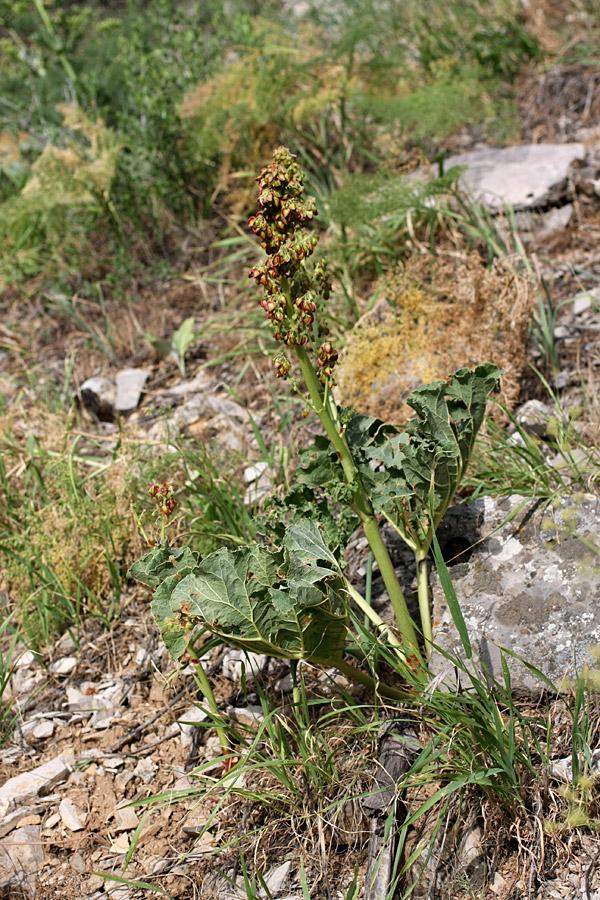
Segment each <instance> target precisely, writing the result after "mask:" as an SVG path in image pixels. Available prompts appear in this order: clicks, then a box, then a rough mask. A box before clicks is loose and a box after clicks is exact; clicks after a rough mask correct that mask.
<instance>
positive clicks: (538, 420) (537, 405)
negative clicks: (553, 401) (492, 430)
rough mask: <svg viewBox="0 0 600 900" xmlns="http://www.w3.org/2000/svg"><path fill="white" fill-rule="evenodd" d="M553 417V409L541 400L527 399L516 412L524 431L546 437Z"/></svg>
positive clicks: (517, 419)
mask: <svg viewBox="0 0 600 900" xmlns="http://www.w3.org/2000/svg"><path fill="white" fill-rule="evenodd" d="M551 418H552V409H551V408H550V407H549V406H548V404H547V403H542V401H541V400H527V402H526V403H523V405H522V406H520V407H519V408H518V409H517V411H516V412H515V420H516V422H517V424H518V425H520V426H521V428H522V429H523V431H526V432H527V433H528V434H535V435H537V436H538V437H544V436H545V435H546V432H547V430H548V422H549V420H550V419H551Z"/></svg>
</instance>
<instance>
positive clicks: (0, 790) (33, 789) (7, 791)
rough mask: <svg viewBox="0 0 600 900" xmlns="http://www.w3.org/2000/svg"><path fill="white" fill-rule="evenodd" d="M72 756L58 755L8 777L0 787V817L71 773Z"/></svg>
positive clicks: (47, 791)
mask: <svg viewBox="0 0 600 900" xmlns="http://www.w3.org/2000/svg"><path fill="white" fill-rule="evenodd" d="M72 762H73V758H72V757H63V756H58V757H57V758H56V759H51V760H49V762H46V763H44V764H43V765H42V766H38V767H37V768H36V769H31V770H30V771H29V772H22V773H21V774H20V775H15V776H14V778H9V779H8V781H5V782H4V784H3V785H2V787H0V817H1V816H3V815H5V814H6V813H7V812H9V811H10V810H11V809H14V808H15V807H17V806H21V805H23V804H25V803H28V802H29V801H31V800H34V799H35V798H36V797H43V796H44V795H45V794H49V793H50V791H51V790H52V788H53V787H54V786H55V785H56V784H60V782H61V781H66V780H67V778H68V777H69V775H70V774H71V764H72Z"/></svg>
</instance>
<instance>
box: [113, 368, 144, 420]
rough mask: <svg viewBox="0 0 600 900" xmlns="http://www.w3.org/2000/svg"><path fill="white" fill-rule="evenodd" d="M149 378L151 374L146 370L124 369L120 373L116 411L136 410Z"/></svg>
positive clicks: (118, 376) (118, 375)
mask: <svg viewBox="0 0 600 900" xmlns="http://www.w3.org/2000/svg"><path fill="white" fill-rule="evenodd" d="M149 378H150V372H148V371H146V369H122V370H121V371H120V372H118V373H117V399H116V401H115V409H116V410H118V411H119V412H130V411H131V410H132V409H136V408H137V406H138V404H139V402H140V397H141V396H142V391H143V390H144V385H145V384H146V382H147V381H148V379H149Z"/></svg>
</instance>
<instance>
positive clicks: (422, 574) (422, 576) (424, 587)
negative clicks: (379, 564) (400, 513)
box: [415, 548, 433, 659]
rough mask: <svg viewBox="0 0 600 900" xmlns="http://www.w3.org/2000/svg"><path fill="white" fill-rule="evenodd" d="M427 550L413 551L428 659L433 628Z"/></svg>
mask: <svg viewBox="0 0 600 900" xmlns="http://www.w3.org/2000/svg"><path fill="white" fill-rule="evenodd" d="M428 552H429V548H427V549H426V550H425V549H421V550H418V551H417V552H416V553H415V560H416V562H417V593H418V597H419V612H420V613H421V631H422V633H423V639H424V641H425V654H426V656H427V658H428V659H429V654H430V653H431V645H432V642H433V629H432V624H431V611H430V609H429V573H428V567H427V555H428Z"/></svg>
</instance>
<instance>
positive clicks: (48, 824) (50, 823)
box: [44, 813, 60, 828]
mask: <svg viewBox="0 0 600 900" xmlns="http://www.w3.org/2000/svg"><path fill="white" fill-rule="evenodd" d="M59 822H60V816H59V814H58V813H52V815H51V816H48V818H47V819H46V821H45V822H44V828H55V827H56V825H58V823H59Z"/></svg>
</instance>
